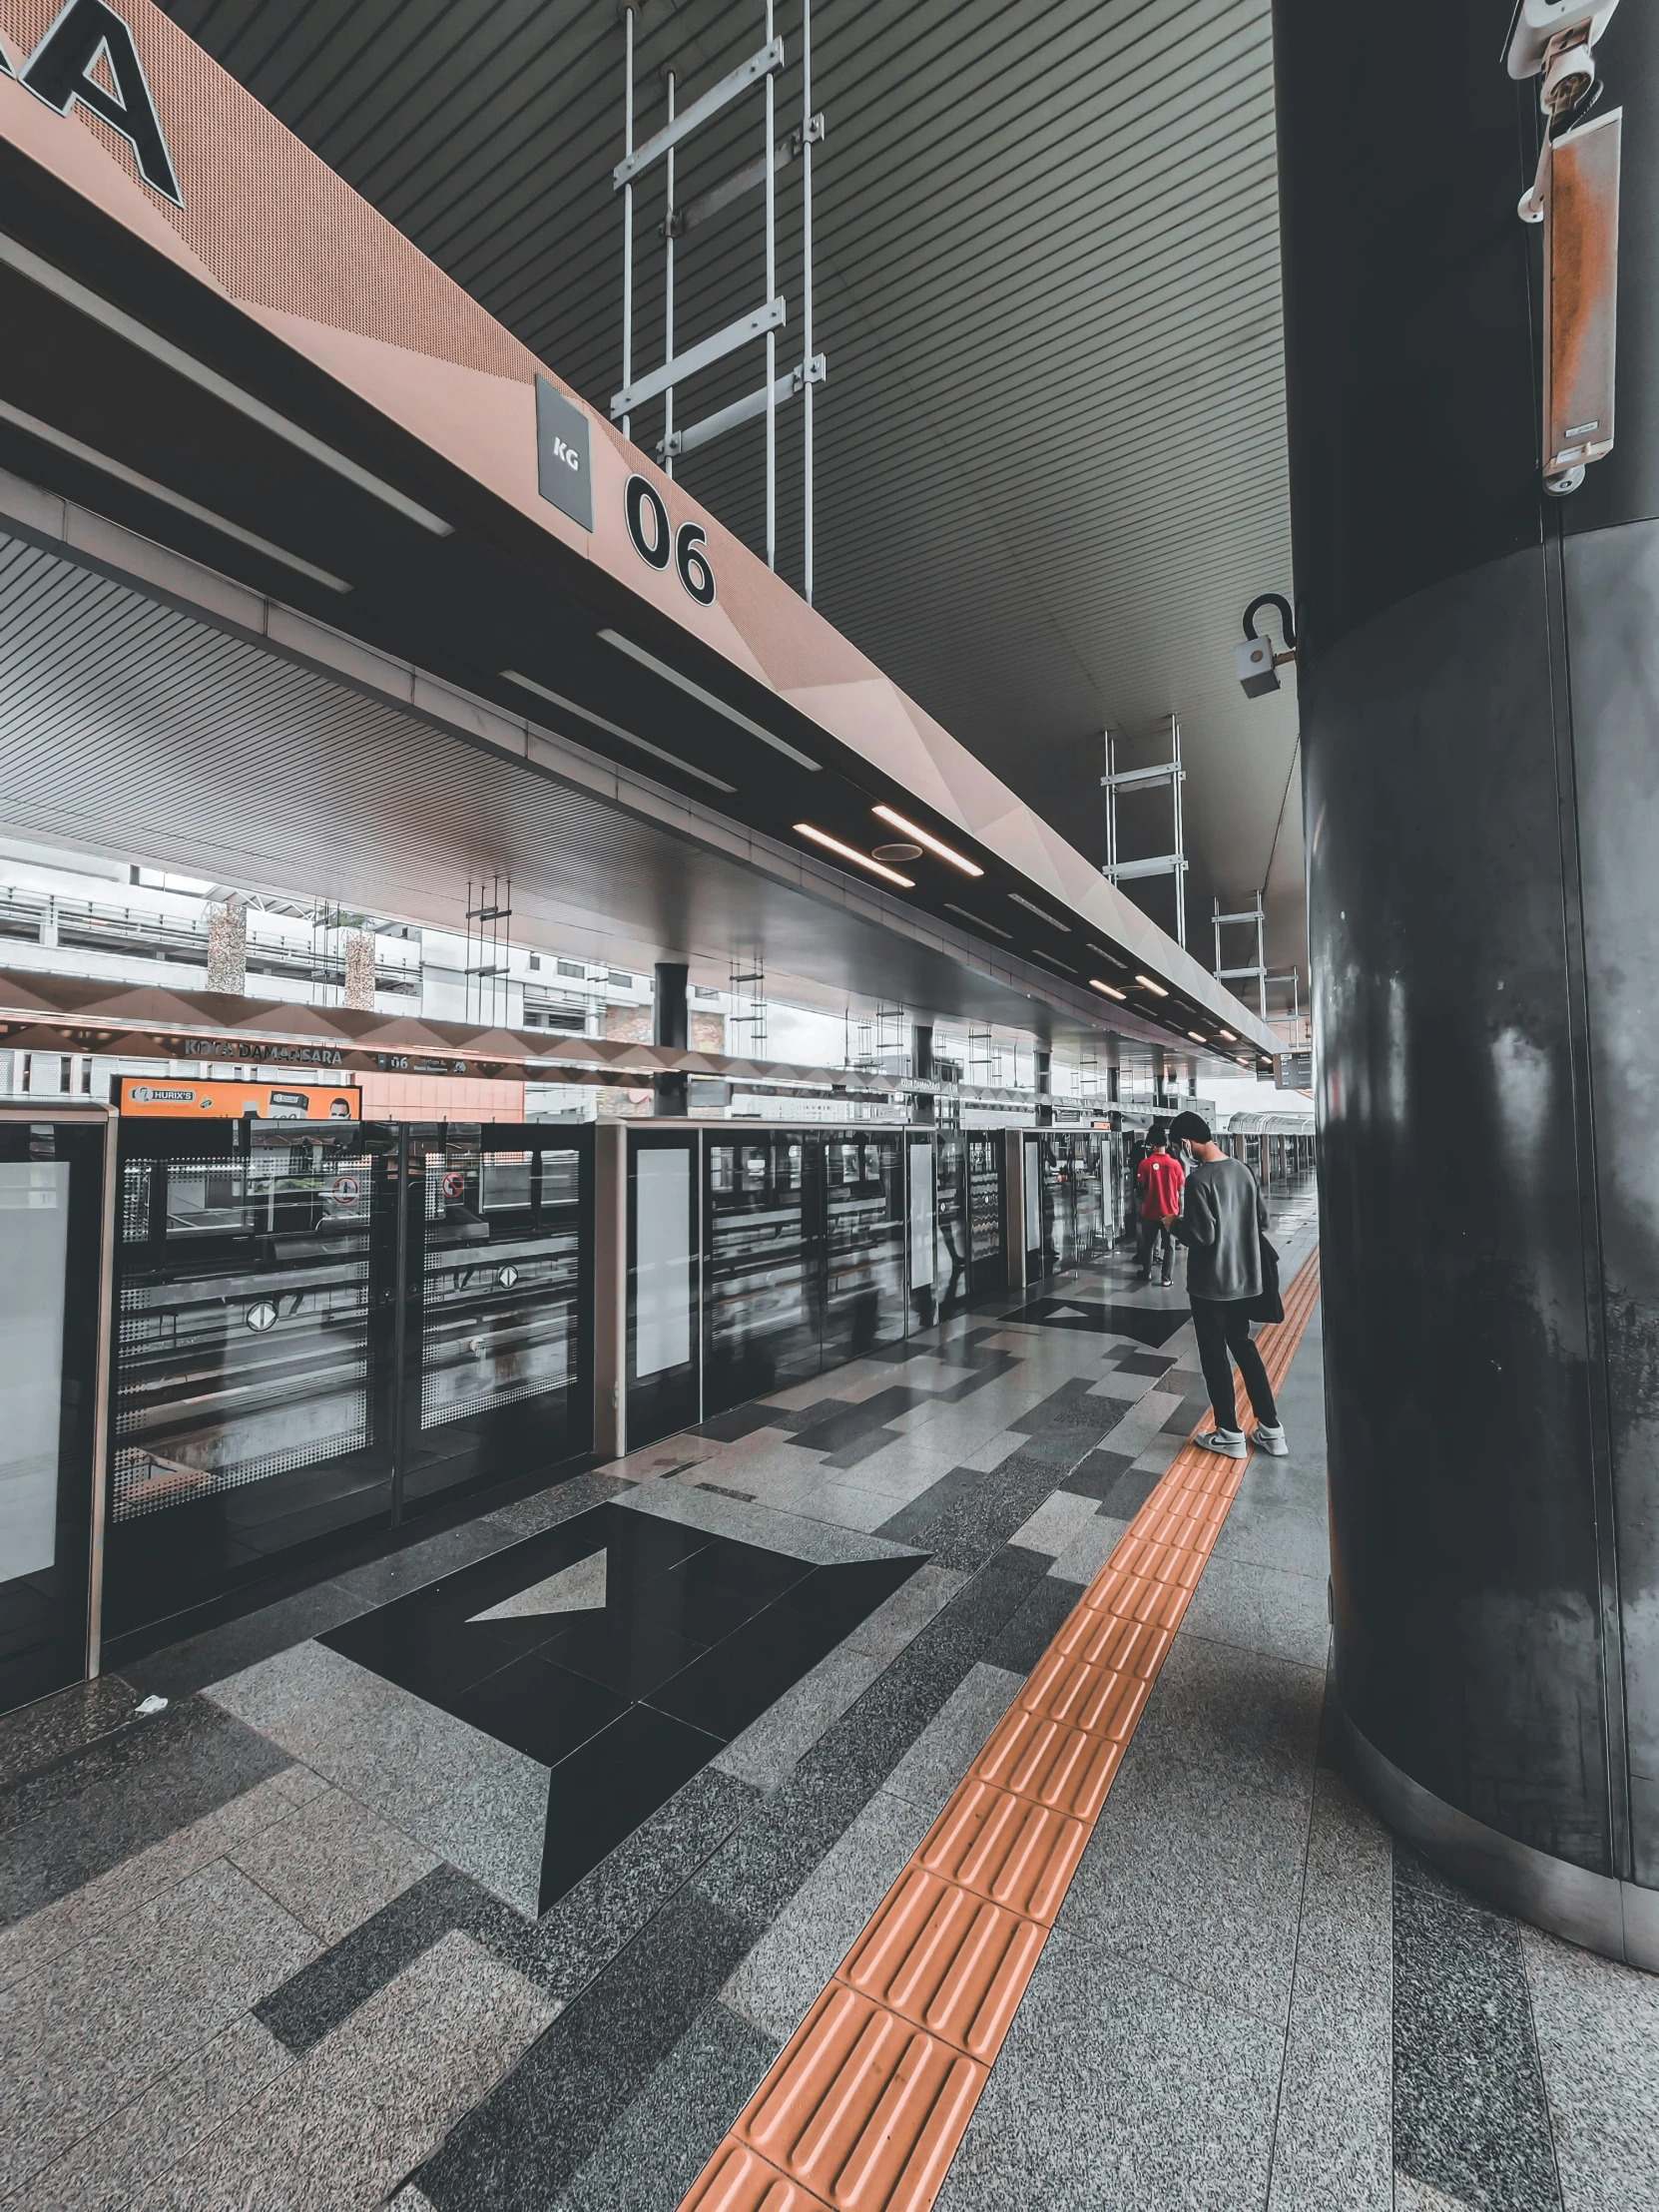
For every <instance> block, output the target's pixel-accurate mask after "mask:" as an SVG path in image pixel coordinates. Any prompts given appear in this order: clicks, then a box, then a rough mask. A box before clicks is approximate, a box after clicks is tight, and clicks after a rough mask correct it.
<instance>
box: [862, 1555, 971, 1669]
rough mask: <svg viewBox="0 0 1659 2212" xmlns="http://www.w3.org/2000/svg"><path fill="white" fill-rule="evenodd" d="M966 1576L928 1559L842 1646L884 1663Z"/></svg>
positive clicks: (942, 1606)
mask: <svg viewBox="0 0 1659 2212" xmlns="http://www.w3.org/2000/svg"><path fill="white" fill-rule="evenodd" d="M966 1580H967V1576H966V1575H965V1574H963V1573H962V1572H961V1570H960V1569H959V1568H957V1567H941V1566H939V1565H938V1564H937V1563H936V1561H934V1560H931V1559H929V1560H928V1561H927V1562H926V1564H925V1565H923V1566H919V1567H917V1569H916V1571H915V1573H914V1574H912V1575H911V1576H910V1578H909V1580H908V1581H907V1582H905V1583H903V1584H902V1585H901V1586H900V1587H899V1588H898V1589H896V1590H894V1592H893V1594H892V1596H891V1597H889V1598H884V1599H883V1600H882V1602H881V1603H880V1604H879V1605H878V1606H877V1607H876V1608H875V1610H874V1612H873V1613H870V1614H867V1615H866V1616H865V1618H864V1619H863V1620H861V1621H860V1622H859V1623H858V1625H857V1626H856V1627H855V1628H854V1629H853V1630H852V1631H851V1633H850V1634H849V1635H848V1636H847V1638H846V1641H845V1643H844V1645H843V1646H842V1648H843V1650H847V1651H858V1652H863V1653H865V1654H866V1655H867V1656H868V1657H870V1658H872V1659H879V1660H880V1661H881V1662H882V1664H883V1665H885V1664H886V1663H887V1662H888V1661H889V1660H892V1659H896V1658H897V1656H898V1654H899V1653H900V1652H901V1651H902V1650H903V1649H904V1647H905V1645H906V1644H908V1643H909V1642H910V1641H911V1639H912V1638H913V1637H915V1636H918V1635H919V1634H920V1633H921V1631H922V1629H924V1628H925V1627H926V1626H927V1623H928V1622H929V1621H930V1620H932V1619H933V1617H934V1615H935V1614H937V1613H938V1612H940V1611H941V1610H942V1609H943V1608H944V1607H945V1606H946V1605H948V1604H949V1603H950V1600H951V1599H952V1598H953V1597H954V1596H955V1595H956V1592H957V1591H958V1590H959V1589H960V1588H961V1587H962V1585H963V1583H964V1582H965V1581H966Z"/></svg>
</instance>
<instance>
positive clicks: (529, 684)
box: [501, 668, 738, 793]
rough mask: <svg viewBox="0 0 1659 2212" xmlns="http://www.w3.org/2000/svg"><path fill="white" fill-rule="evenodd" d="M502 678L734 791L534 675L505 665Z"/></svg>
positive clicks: (717, 786) (627, 742) (722, 789)
mask: <svg viewBox="0 0 1659 2212" xmlns="http://www.w3.org/2000/svg"><path fill="white" fill-rule="evenodd" d="M501 674H502V676H503V678H504V679H505V680H506V682H508V683H509V684H516V685H517V686H518V688H519V689H520V691H527V692H534V693H535V695H536V697H537V698H538V699H545V700H547V701H548V703H549V704H550V705H552V706H554V707H562V708H563V709H564V711H565V713H566V714H567V715H579V716H580V717H581V718H582V720H583V721H584V722H591V723H592V724H593V726H594V728H595V729H596V730H608V731H609V732H610V734H611V736H612V737H613V738H620V739H621V740H622V742H623V744H624V745H632V746H637V747H638V749H639V750H640V752H642V753H649V754H650V756H651V758H652V759H653V760H654V761H666V762H667V763H668V765H669V767H670V768H677V769H678V770H679V771H680V773H681V775H682V776H695V777H696V778H697V780H698V782H699V783H700V784H709V785H712V786H713V788H714V789H715V790H716V791H717V792H733V793H735V792H736V791H737V788H738V787H737V785H736V784H728V783H726V782H724V781H723V780H722V779H721V778H720V777H718V776H711V775H710V774H709V772H708V770H707V769H706V768H694V767H693V766H692V764H691V762H690V761H682V760H681V758H680V756H679V754H678V753H669V752H667V751H665V750H664V748H663V747H662V746H660V745H653V744H652V742H651V740H650V739H649V738H637V737H635V735H634V733H633V731H632V730H625V729H624V728H623V727H622V725H621V723H620V722H607V721H606V719H605V717H604V716H603V715H596V714H595V713H594V711H593V709H592V708H591V707H579V706H578V705H577V704H576V702H575V700H574V699H566V698H565V696H564V694H563V693H562V692H556V691H549V690H548V688H547V686H546V685H545V684H538V683H537V682H536V680H535V678H534V677H533V676H521V675H520V674H519V672H518V670H517V669H516V668H504V669H503V670H502V671H501Z"/></svg>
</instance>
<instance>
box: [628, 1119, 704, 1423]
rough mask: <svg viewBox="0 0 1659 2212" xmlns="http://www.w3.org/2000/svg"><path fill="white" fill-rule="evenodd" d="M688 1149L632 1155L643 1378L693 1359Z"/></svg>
mask: <svg viewBox="0 0 1659 2212" xmlns="http://www.w3.org/2000/svg"><path fill="white" fill-rule="evenodd" d="M691 1170H692V1156H691V1151H690V1148H689V1147H688V1148H686V1149H685V1150H681V1149H679V1148H678V1147H676V1148H674V1149H672V1150H668V1149H658V1148H656V1147H646V1146H642V1147H641V1148H640V1150H639V1151H638V1152H637V1153H636V1154H635V1156H634V1258H635V1266H636V1274H635V1284H634V1374H635V1377H636V1378H637V1380H639V1381H640V1382H644V1380H645V1379H646V1377H647V1376H651V1375H661V1374H662V1372H663V1370H664V1369H665V1368H679V1367H684V1366H685V1364H686V1362H687V1361H688V1360H689V1359H690V1358H691V1324H692V1248H691Z"/></svg>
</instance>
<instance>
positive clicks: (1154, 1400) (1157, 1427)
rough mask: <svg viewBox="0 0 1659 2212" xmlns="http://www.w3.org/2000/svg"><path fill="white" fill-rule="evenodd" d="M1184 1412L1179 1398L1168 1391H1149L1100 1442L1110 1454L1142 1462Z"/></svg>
mask: <svg viewBox="0 0 1659 2212" xmlns="http://www.w3.org/2000/svg"><path fill="white" fill-rule="evenodd" d="M1180 1410H1181V1400H1180V1398H1179V1397H1176V1396H1173V1395H1171V1394H1170V1393H1169V1392H1167V1391H1164V1390H1158V1389H1154V1390H1148V1391H1147V1393H1146V1395H1145V1396H1144V1397H1142V1398H1139V1399H1137V1401H1136V1402H1135V1403H1134V1404H1133V1405H1132V1406H1131V1407H1130V1408H1129V1410H1128V1412H1127V1413H1125V1414H1124V1415H1123V1418H1122V1419H1121V1420H1119V1421H1118V1422H1116V1423H1115V1424H1114V1425H1113V1426H1112V1427H1111V1428H1109V1429H1108V1430H1107V1432H1106V1434H1105V1435H1104V1436H1102V1437H1101V1439H1100V1441H1101V1443H1102V1445H1103V1446H1104V1447H1105V1449H1106V1450H1108V1451H1115V1452H1117V1453H1118V1454H1119V1455H1120V1456H1121V1457H1123V1458H1125V1459H1138V1458H1139V1457H1140V1455H1141V1453H1142V1452H1143V1451H1145V1450H1146V1448H1147V1446H1148V1445H1149V1444H1150V1443H1151V1442H1152V1440H1153V1439H1154V1437H1156V1436H1159V1435H1161V1434H1162V1433H1163V1430H1164V1425H1165V1423H1166V1422H1167V1421H1168V1420H1169V1418H1170V1415H1171V1414H1172V1413H1178V1412H1179V1411H1180Z"/></svg>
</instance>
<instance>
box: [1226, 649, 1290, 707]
mask: <svg viewBox="0 0 1659 2212" xmlns="http://www.w3.org/2000/svg"><path fill="white" fill-rule="evenodd" d="M1233 663H1234V666H1235V667H1236V668H1237V670H1238V672H1239V682H1240V684H1241V685H1242V686H1243V687H1244V695H1245V697H1246V698H1247V699H1265V698H1266V697H1267V695H1268V693H1269V692H1276V691H1277V690H1278V689H1279V671H1278V670H1277V669H1276V668H1275V667H1274V665H1273V640H1272V639H1271V638H1245V639H1243V640H1242V641H1241V642H1240V643H1239V644H1238V645H1236V646H1234V648H1233Z"/></svg>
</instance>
